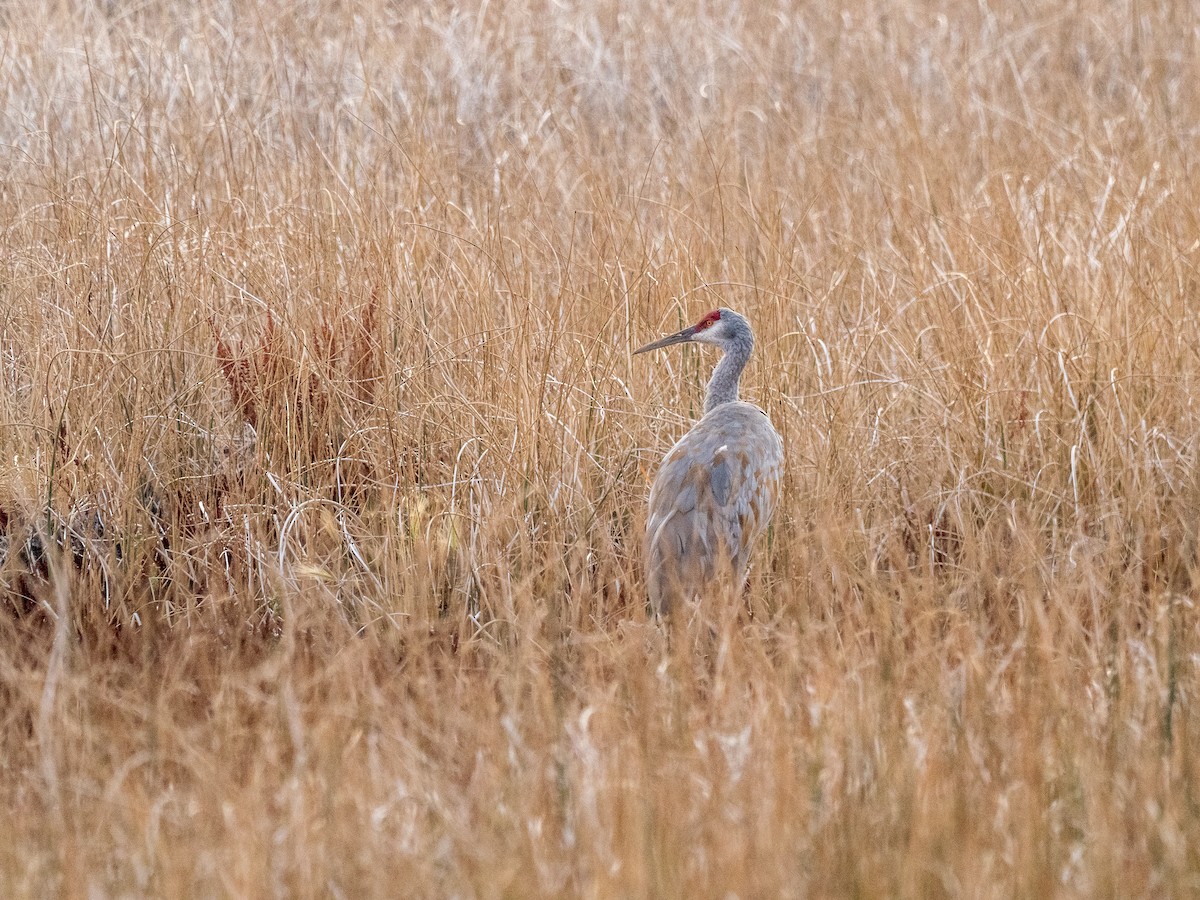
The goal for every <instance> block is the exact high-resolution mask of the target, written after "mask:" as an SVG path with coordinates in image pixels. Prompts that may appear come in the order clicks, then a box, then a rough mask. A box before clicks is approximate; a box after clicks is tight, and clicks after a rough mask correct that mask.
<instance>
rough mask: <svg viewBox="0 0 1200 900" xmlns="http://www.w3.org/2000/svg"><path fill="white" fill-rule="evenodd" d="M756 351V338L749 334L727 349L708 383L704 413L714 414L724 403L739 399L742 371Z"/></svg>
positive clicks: (727, 346) (739, 337)
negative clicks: (751, 354)
mask: <svg viewBox="0 0 1200 900" xmlns="http://www.w3.org/2000/svg"><path fill="white" fill-rule="evenodd" d="M753 349H754V338H753V337H751V336H750V335H749V334H747V335H745V336H741V335H739V336H738V337H737V338H736V339H734V340H733V341H731V342H730V343H729V344H727V345H726V347H725V355H724V356H722V357H721V361H720V362H719V363H717V368H716V369H715V370H714V371H713V375H712V379H711V380H710V381H709V382H708V394H707V396H705V398H704V411H705V412H706V413H708V412H712V411H713V410H714V409H716V408H717V407H718V406H720V405H721V404H722V403H732V402H733V401H735V400H737V398H738V382H740V381H741V380H742V370H743V369H744V368H746V361H747V360H749V359H750V351H751V350H753Z"/></svg>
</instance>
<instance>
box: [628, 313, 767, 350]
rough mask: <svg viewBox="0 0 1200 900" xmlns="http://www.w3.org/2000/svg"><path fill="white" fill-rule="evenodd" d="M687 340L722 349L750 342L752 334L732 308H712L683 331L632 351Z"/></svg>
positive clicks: (747, 324)
mask: <svg viewBox="0 0 1200 900" xmlns="http://www.w3.org/2000/svg"><path fill="white" fill-rule="evenodd" d="M687 341H694V342H698V343H701V344H714V345H716V346H717V347H720V348H722V349H728V348H729V347H730V346H732V345H733V344H736V343H742V342H745V343H752V342H753V341H754V336H753V334H752V333H751V331H750V323H749V322H747V321H746V319H745V317H743V316H742V315H741V314H739V313H736V312H734V311H733V310H732V309H726V308H725V307H721V308H720V309H714V310H713V311H712V312H710V313H706V314H705V315H704V316H703V317H702V318H701V319H700V321H699V322H697V323H696V324H695V325H691V326H689V327H687V328H685V329H683V331H677V332H675V334H670V335H667V336H666V337H665V338H660V339H659V340H657V341H654V342H653V343H649V344H647V345H646V346H645V347H639V348H638V349H637V350H634V351H633V352H634V353H635V354H636V353H646V352H647V351H650V350H658V349H659V348H661V347H670V346H671V345H672V344H682V343H685V342H687Z"/></svg>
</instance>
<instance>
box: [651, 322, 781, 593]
mask: <svg viewBox="0 0 1200 900" xmlns="http://www.w3.org/2000/svg"><path fill="white" fill-rule="evenodd" d="M685 341H698V342H700V343H703V344H715V345H716V346H718V347H720V348H721V349H722V350H724V351H725V355H724V356H722V357H721V361H720V362H719V363H717V367H716V369H715V371H714V372H713V375H712V380H710V381H709V383H708V394H707V396H706V397H705V400H704V416H703V417H702V418H701V419H700V421H699V422H697V423H696V424H695V426H693V428H692V430H691V431H689V432H688V433H687V434H685V435H684V436H683V437H682V438H681V439H680V441H679V443H677V444H676V445H675V446H674V447H672V448H671V450H670V452H669V453H667V455H666V458H665V459H663V464H662V468H660V469H659V471H658V475H657V477H656V478H655V479H654V486H653V487H652V488H651V489H650V515H649V519H648V520H647V522H646V546H645V551H646V582H647V586H648V589H649V593H650V604H651V606H652V607H653V609H654V611H655V613H656V614H657V615H659V616H666V615H667V614H668V613H670V611H671V610H672V608H674V607H675V605H676V604H677V603H678V602H679V601H681V600H682V601H686V600H691V599H693V598H694V597H695V596H696V595H698V594H701V593H702V592H703V591H704V589H705V587H706V586H707V585H710V584H713V583H714V582H717V581H719V580H722V579H725V578H728V579H729V581H730V582H731V583H732V585H733V586H734V587H735V588H737V589H738V590H741V589H742V588H743V587H744V586H745V583H746V575H747V570H748V568H749V563H750V552H751V551H752V550H753V549H754V544H755V542H756V541H757V540H758V537H759V535H760V534H762V532H763V531H764V530H765V529H766V527H767V523H768V522H770V521H771V515H772V513H774V511H775V505H776V503H777V502H778V500H779V485H780V480H781V478H782V475H783V441H782V440H781V439H780V437H779V433H778V432H777V431H776V430H775V429H774V427H772V425H771V420H770V419H768V418H767V414H766V413H765V412H763V411H762V410H761V409H759V408H758V407H757V406H755V405H754V404H752V403H745V402H743V401H741V400H738V382H739V381H740V380H741V377H742V370H743V369H744V368H745V367H746V361H747V360H748V359H749V358H750V351H751V350H752V349H753V348H754V332H753V331H751V330H750V323H749V322H747V321H746V319H745V318H744V317H743V316H741V315H739V314H738V313H736V312H734V311H733V310H731V309H725V308H724V307H722V308H721V309H714V310H713V311H712V312H710V313H708V314H707V315H706V316H704V318H702V319H701V320H700V321H699V322H697V323H696V324H695V325H693V326H691V327H690V328H685V329H683V331H680V332H678V333H676V334H672V335H670V336H669V337H665V338H662V339H661V340H657V341H654V342H653V343H651V344H647V345H646V346H645V347H641V348H640V349H638V350H635V351H634V353H646V352H647V351H650V350H657V349H659V348H660V347H669V346H670V345H672V344H681V343H684V342H685Z"/></svg>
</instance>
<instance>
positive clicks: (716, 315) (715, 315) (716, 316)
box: [696, 309, 721, 331]
mask: <svg viewBox="0 0 1200 900" xmlns="http://www.w3.org/2000/svg"><path fill="white" fill-rule="evenodd" d="M719 321H721V311H720V310H719V309H714V310H713V311H712V312H710V313H709V314H708V315H706V316H705V317H704V318H703V319H701V320H700V321H699V322H697V323H696V330H697V331H703V330H704V329H705V328H711V327H712V326H713V325H716V324H717V322H719Z"/></svg>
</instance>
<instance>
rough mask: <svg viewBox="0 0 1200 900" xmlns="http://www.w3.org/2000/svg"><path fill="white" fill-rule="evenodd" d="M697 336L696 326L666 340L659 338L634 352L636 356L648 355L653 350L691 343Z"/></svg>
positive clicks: (678, 332) (669, 336)
mask: <svg viewBox="0 0 1200 900" xmlns="http://www.w3.org/2000/svg"><path fill="white" fill-rule="evenodd" d="M695 334H696V326H695V325H692V326H691V327H689V328H685V329H683V331H677V332H676V333H675V334H672V335H668V336H667V337H665V338H659V339H658V340H657V341H654V342H653V343H650V344H647V345H646V346H645V347H638V348H637V349H636V350H634V351H633V354H634V356H636V355H637V354H639V353H648V352H649V351H651V350H657V349H659V348H660V347H670V346H671V345H672V344H682V343H683V342H684V341H690V340H691V339H692V338H693V337H694V336H695Z"/></svg>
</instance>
